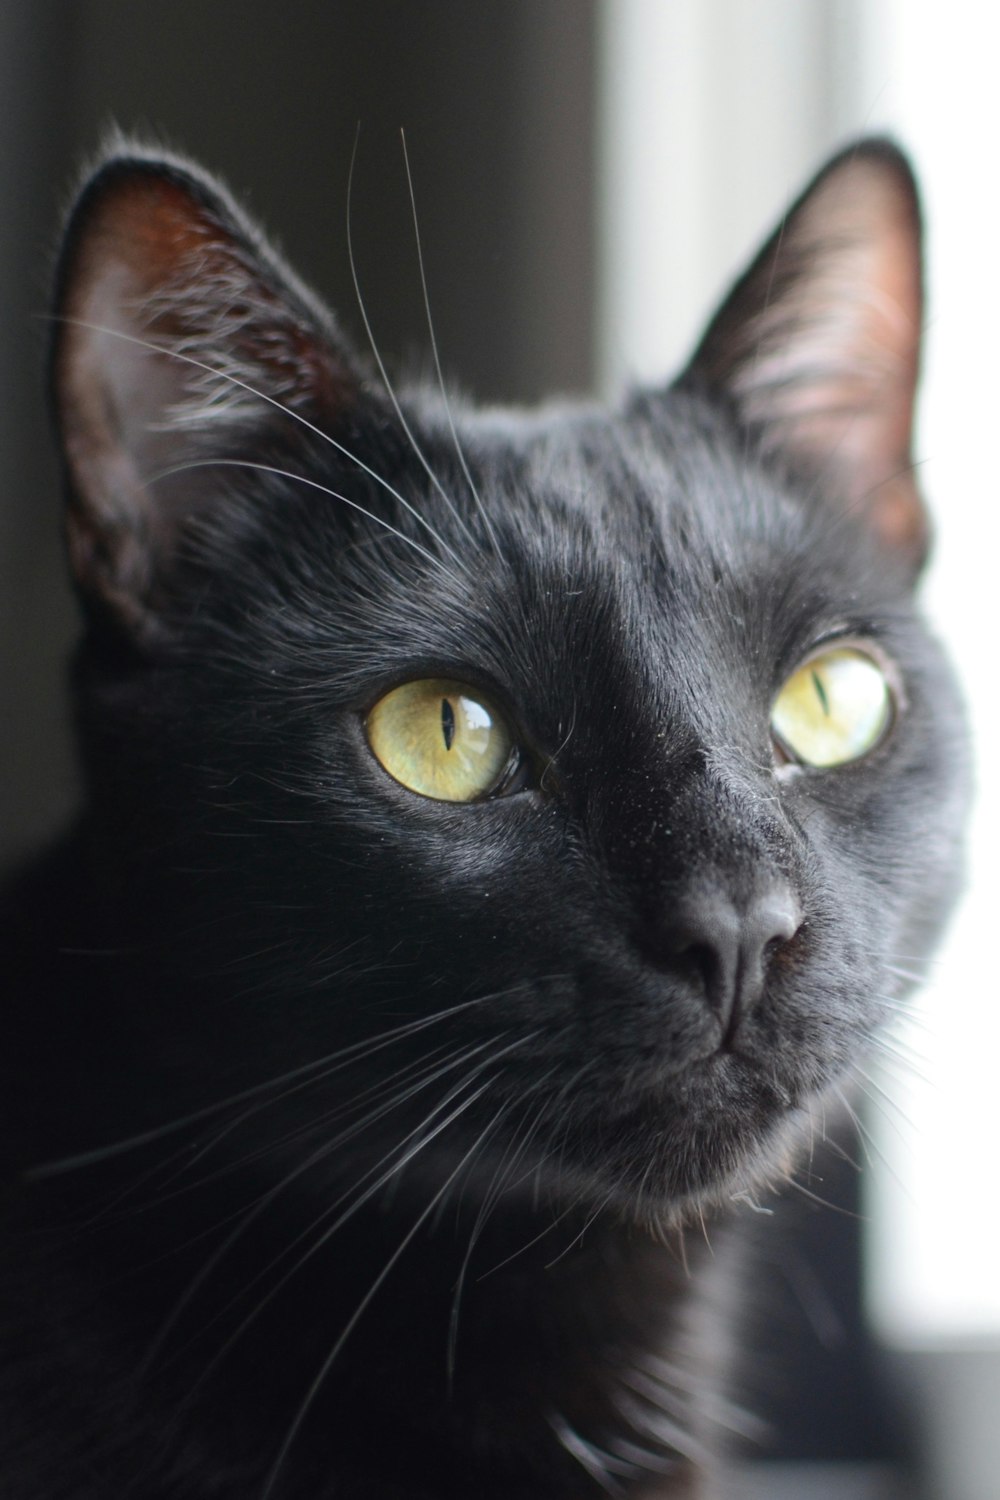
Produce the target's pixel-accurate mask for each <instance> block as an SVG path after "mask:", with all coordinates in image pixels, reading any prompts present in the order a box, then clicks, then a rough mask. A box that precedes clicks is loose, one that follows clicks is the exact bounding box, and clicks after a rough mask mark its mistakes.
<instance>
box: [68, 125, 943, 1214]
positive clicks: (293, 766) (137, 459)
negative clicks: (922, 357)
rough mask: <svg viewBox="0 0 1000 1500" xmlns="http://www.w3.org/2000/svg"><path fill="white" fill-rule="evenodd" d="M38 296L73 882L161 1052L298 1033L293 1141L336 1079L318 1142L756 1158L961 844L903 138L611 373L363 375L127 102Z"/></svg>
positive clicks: (547, 1174) (539, 1163)
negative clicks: (438, 379)
mask: <svg viewBox="0 0 1000 1500" xmlns="http://www.w3.org/2000/svg"><path fill="white" fill-rule="evenodd" d="M56 311H57V325H56V328H57V331H56V337H55V346H54V353H53V366H52V369H53V393H54V404H55V409H56V412H57V417H58V422H59V428H60V434H61V441H62V448H63V453H64V456H65V461H66V470H67V477H68V511H67V516H68V535H69V546H70V554H71V557H72V561H73V568H74V572H75V577H76V581H77V584H78V588H79V591H80V594H81V597H82V600H83V604H84V609H85V614H86V618H87V626H88V629H87V636H86V640H85V643H84V646H83V648H82V652H81V656H80V663H79V672H78V677H79V683H80V716H81V723H82V732H83V739H84V753H85V758H86V761H87V766H88V774H89V781H90V787H91V796H92V804H93V811H94V817H93V819H92V821H93V823H94V825H95V827H96V829H97V833H96V835H95V847H96V849H97V856H96V859H97V862H96V865H95V869H96V870H97V871H98V872H99V873H98V875H96V876H95V880H96V881H97V883H98V885H99V886H100V894H101V896H102V898H104V899H103V904H104V906H105V907H106V918H105V919H106V920H107V922H108V923H109V924H110V926H111V928H113V929H114V928H117V929H118V930H119V935H120V939H121V942H122V947H123V950H126V951H128V952H130V953H134V952H135V951H136V949H139V950H141V951H144V952H145V953H147V954H148V955H149V959H148V972H147V981H146V982H147V985H148V996H147V1007H148V1013H149V1021H148V1025H149V1029H150V1036H151V1038H162V1037H163V1036H164V1035H167V1034H169V1036H170V1038H171V1041H170V1047H169V1049H168V1050H169V1052H170V1057H171V1059H172V1061H171V1066H172V1067H173V1068H174V1070H175V1072H176V1073H177V1075H178V1076H183V1078H184V1079H185V1080H186V1082H188V1083H191V1080H195V1082H194V1084H193V1085H192V1088H193V1095H192V1097H198V1096H199V1090H200V1097H202V1098H204V1099H209V1100H210V1099H211V1098H213V1097H214V1096H215V1095H216V1094H218V1095H219V1096H221V1095H223V1094H225V1093H226V1092H229V1091H231V1090H232V1089H233V1088H235V1087H236V1086H237V1085H239V1086H243V1085H249V1084H257V1083H260V1082H263V1081H265V1080H267V1079H268V1078H270V1077H272V1076H274V1077H278V1076H279V1075H280V1076H283V1077H284V1076H285V1075H289V1074H290V1071H291V1070H295V1069H299V1070H301V1071H300V1072H297V1073H295V1075H294V1076H295V1077H296V1079H298V1080H299V1082H302V1083H303V1089H302V1090H300V1091H299V1096H298V1098H297V1099H296V1101H295V1108H297V1109H298V1110H299V1111H300V1112H301V1118H302V1119H303V1121H304V1122H305V1123H304V1128H305V1129H306V1130H307V1131H308V1130H310V1129H311V1130H313V1132H314V1134H315V1136H316V1138H317V1139H318V1140H322V1138H323V1130H324V1129H325V1128H327V1127H325V1126H324V1124H323V1121H324V1120H325V1119H326V1118H327V1117H328V1113H329V1108H330V1099H331V1097H332V1098H333V1099H334V1100H336V1101H338V1102H339V1105H340V1106H341V1107H346V1108H348V1109H350V1108H351V1107H354V1104H356V1105H357V1108H358V1109H360V1108H361V1103H360V1101H365V1100H367V1101H369V1103H368V1104H366V1105H365V1108H367V1109H368V1111H369V1115H370V1116H371V1118H370V1119H369V1121H368V1124H367V1125H366V1126H365V1129H364V1131H361V1132H360V1133H359V1135H356V1136H355V1138H354V1144H353V1145H352V1148H351V1149H352V1150H355V1151H358V1152H363V1151H364V1150H365V1149H367V1148H366V1147H365V1145H364V1144H363V1143H364V1142H365V1141H370V1142H371V1143H372V1144H371V1150H372V1152H373V1153H374V1154H375V1156H376V1157H378V1156H381V1154H382V1153H384V1152H385V1151H386V1150H387V1149H390V1150H393V1151H397V1152H399V1153H401V1158H400V1159H402V1154H405V1152H406V1151H407V1150H410V1149H411V1148H410V1147H407V1146H406V1144H405V1143H406V1142H407V1141H411V1142H412V1141H418V1142H419V1143H420V1144H421V1145H422V1148H423V1156H422V1157H421V1158H420V1159H421V1160H422V1161H424V1162H428V1163H434V1164H436V1165H435V1167H434V1170H435V1171H436V1172H437V1173H438V1175H439V1176H440V1174H441V1172H443V1171H444V1165H443V1164H444V1163H447V1164H448V1171H449V1172H455V1173H457V1176H456V1182H457V1181H459V1180H461V1181H462V1182H463V1183H464V1182H465V1179H466V1177H469V1176H471V1177H473V1178H474V1179H475V1178H476V1170H477V1168H478V1167H481V1168H482V1173H481V1179H476V1180H482V1181H483V1182H485V1183H488V1184H492V1185H493V1186H495V1185H496V1181H497V1176H496V1174H497V1173H498V1171H499V1172H500V1173H501V1174H505V1177H504V1179H503V1180H506V1181H508V1182H509V1184H510V1185H511V1190H514V1187H513V1185H514V1184H515V1183H517V1182H520V1181H522V1180H526V1179H528V1178H532V1179H536V1178H540V1179H541V1180H543V1181H544V1182H545V1183H546V1184H548V1185H549V1186H550V1187H552V1188H553V1190H554V1192H555V1196H556V1197H557V1199H561V1198H562V1197H564V1196H565V1195H566V1194H570V1195H574V1196H579V1197H582V1198H583V1199H584V1200H585V1201H587V1202H589V1203H595V1204H596V1203H598V1202H603V1201H607V1202H609V1203H612V1204H614V1205H615V1206H616V1207H617V1208H619V1209H620V1210H621V1211H623V1212H625V1213H626V1214H628V1215H631V1216H641V1217H647V1216H648V1217H658V1216H659V1217H663V1216H669V1214H670V1213H671V1212H672V1211H674V1210H679V1209H682V1208H683V1207H684V1206H685V1205H686V1204H689V1203H690V1202H692V1201H700V1200H701V1199H702V1198H703V1197H704V1196H705V1195H706V1194H716V1195H721V1196H723V1197H725V1196H726V1195H728V1194H731V1193H734V1192H736V1191H739V1190H740V1189H741V1188H742V1187H744V1186H745V1185H746V1184H747V1182H749V1181H750V1180H752V1179H754V1178H755V1177H756V1176H758V1175H760V1174H761V1173H764V1174H765V1175H766V1173H767V1171H768V1170H769V1169H770V1166H771V1165H772V1164H773V1162H774V1161H775V1160H777V1158H778V1157H779V1156H780V1154H781V1152H782V1151H783V1149H784V1143H785V1142H786V1141H787V1140H789V1139H790V1138H791V1137H792V1136H793V1135H794V1134H795V1132H796V1130H797V1129H798V1128H799V1126H800V1125H801V1122H802V1120H803V1119H804V1118H805V1116H806V1114H807V1113H808V1110H809V1108H810V1106H811V1104H812V1103H813V1102H814V1101H815V1100H817V1099H818V1098H820V1097H822V1096H823V1095H825V1094H826V1093H827V1092H828V1091H830V1090H831V1089H836V1088H837V1087H838V1084H839V1081H840V1080H842V1079H843V1077H844V1076H845V1074H847V1073H848V1072H849V1070H850V1068H851V1065H852V1063H853V1061H854V1060H855V1059H856V1058H857V1056H858V1054H859V1051H860V1050H861V1049H862V1047H863V1046H864V1043H865V1040H866V1038H868V1037H869V1036H870V1035H871V1034H872V1032H873V1031H874V1030H875V1028H877V1027H878V1026H879V1024H880V1023H882V1022H884V1021H885V1020H886V1018H887V1017H889V1016H891V1014H892V1012H893V1010H894V1008H895V1006H896V1004H897V1001H898V998H899V997H900V995H901V994H902V993H903V992H904V991H905V989H906V988H907V983H908V980H907V978H906V975H907V974H908V973H909V972H910V970H911V969H912V967H913V965H914V963H915V962H916V963H918V962H919V960H920V957H921V956H922V955H923V954H925V953H926V952H927V950H928V948H929V946H930V944H931V943H932V941H933V939H934V936H935V934H936V932H937V930H938V927H939V925H940V922H941V920H942V917H943V914H944V910H945V908H946V906H947V904H948V900H949V897H950V892H951V889H952V885H953V881H954V869H955V861H956V848H957V825H958V822H959V819H960V811H961V801H962V797H961V782H962V776H961V761H962V756H961V749H960V727H959V714H958V711H957V708H956V704H955V695H954V690H953V687H952V684H951V679H950V677H949V674H948V672H947V669H946V667H945V665H944V664H943V662H942V660H941V657H940V654H939V652H938V650H937V649H936V647H935V646H934V644H933V642H932V641H931V640H930V639H929V638H928V635H927V633H926V631H925V629H924V628H923V626H922V625H921V623H920V621H919V619H918V616H917V614H916V612H915V607H914V603H913V598H912V592H913V585H914V581H915V578H916V576H917V573H918V570H919V565H920V562H921V560H922V557H923V553H924V549H925V541H926V522H925V516H924V511H923V508H922V505H921V503H920V500H919V497H918V495H917V491H916V487H915V484H914V477H913V467H912V459H911V452H910V440H911V426H912V408H913V397H914V388H915V384H916V378H917V367H918V350H919V327H920V319H921V277H920V246H919V216H918V211H917V206H916V197H915V192H914V188H913V183H912V179H911V177H910V174H909V171H908V169H907V167H906V165H905V163H904V161H903V159H902V158H901V157H900V156H899V154H898V153H897V152H896V151H895V150H894V149H893V148H892V147H891V146H888V145H886V144H885V143H880V142H868V143H863V144H861V145H859V146H857V147H855V148H854V149H853V150H851V151H849V152H847V153H845V154H843V155H842V156H840V157H838V158H837V159H835V160H834V161H833V162H832V163H831V164H830V165H829V166H828V167H827V168H826V169H825V170H824V172H823V173H822V174H821V175H820V176H819V177H818V178H817V179H816V180H815V182H814V183H813V184H812V185H811V186H810V188H809V189H808V190H807V191H806V193H805V194H804V195H803V197H802V198H801V199H800V200H799V202H798V203H797V204H796V205H795V206H794V207H793V208H792V210H791V211H790V213H789V215H788V216H787V217H786V218H785V220H784V221H783V223H782V226H781V228H780V229H779V231H778V232H777V233H776V235H775V236H774V238H773V239H772V240H771V241H770V242H769V243H768V244H767V245H766V246H765V248H764V249H763V251H762V252H761V254H760V255H759V256H758V258H757V259H756V260H755V261H754V263H753V264H752V265H751V267H750V268H749V270H748V271H747V273H746V274H745V275H744V276H743V278H742V279H741V280H740V281H739V282H738V283H737V284H736V286H735V287H734V288H733V290H732V291H731V292H730V294H729V295H728V297H727V298H726V300H725V301H724V303H723V305H722V307H721V308H720V310H719V312H718V313H717V315H716V317H715V318H714V320H713V321H712V323H711V325H710V327H709V329H708V331H707V333H706V335H705V337H704V339H703V341H702V343H701V345H700V346H699V348H698V350H697V352H696V354H695V356H694V358H693V360H692V362H691V364H690V365H689V367H688V368H687V370H686V371H685V372H684V373H683V375H682V376H681V378H680V380H679V381H678V382H677V383H676V384H675V385H674V386H672V387H670V388H666V387H664V388H663V389H654V390H643V391H640V392H638V393H635V394H633V395H632V396H631V397H630V398H629V399H628V400H627V401H626V402H625V403H624V404H623V406H622V407H621V408H620V409H618V410H612V411H602V410H598V409H595V408H593V407H591V406H582V405H581V406H578V407H574V406H565V405H563V406H560V407H559V408H558V409H555V408H553V409H552V410H545V409H543V410H542V411H540V412H538V413H537V414H532V415H524V414H511V413H506V412H495V411H486V412H477V411H475V410H471V409H467V408H466V407H465V406H464V405H460V404H459V403H457V402H455V401H451V402H449V401H448V399H447V398H446V396H445V394H444V392H443V391H442V390H440V389H438V388H434V387H431V388H427V389H423V388H408V389H406V390H403V391H401V392H400V393H399V394H398V398H397V396H396V395H394V394H393V393H392V392H391V391H389V390H387V389H386V387H385V386H384V384H383V383H382V382H381V381H379V380H376V379H374V378H373V375H372V372H371V370H370V369H369V367H368V365H367V364H366V363H365V361H363V360H361V359H360V358H358V357H357V356H356V355H355V354H354V353H353V352H352V351H351V349H350V347H349V345H348V344H347V342H346V340H345V339H344V337H343V336H342V334H341V333H340V331H339V329H338V327H337V325H336V324H335V322H334V320H333V319H332V318H331V317H330V315H329V314H328V313H327V312H326V311H325V310H324V309H323V308H322V307H321V306H320V305H319V304H318V303H317V301H316V300H315V298H314V297H313V296H312V295H311V294H310V293H309V292H308V291H307V290H305V289H304V288H303V287H302V286H301V285H300V284H299V283H298V282H297V281H296V280H295V278H294V277H293V276H292V275H291V274H290V272H289V271H288V270H287V269H286V268H285V266H284V265H283V264H282V263H281V261H280V260H279V259H278V257H277V256H276V255H275V254H274V252H273V251H272V250H271V249H270V248H269V247H268V246H267V244H266V243H265V241H264V240H263V239H262V237H261V236H260V234H259V232H258V231H257V230H256V228H255V227H254V226H252V225H251V224H250V223H249V222H248V221H247V219H246V218H245V217H244V216H243V214H242V213H241V212H240V210H239V209H238V208H237V207H236V206H235V205H234V204H233V202H232V201H231V200H230V198H229V197H228V196H227V195H226V193H225V192H224V191H223V190H222V189H221V188H220V187H219V186H218V185H217V184H216V183H214V182H213V181H211V180H210V179H208V178H207V177H205V176H204V175H203V174H201V173H200V172H199V171H197V170H196V169H194V168H192V167H191V166H190V165H188V164H186V163H184V162H182V161H180V160H177V159H172V158H171V159H165V158H163V157H162V156H152V155H149V154H146V153H144V152H143V151H140V150H132V149H124V150H120V151H118V152H116V153H115V154H114V155H112V156H111V157H110V158H109V159H108V160H106V161H105V162H104V164H103V165H102V166H101V167H100V168H99V170H98V171H97V172H96V174H95V175H94V176H93V177H92V178H91V179H90V181H89V182H88V183H87V185H86V186H85V188H84V190H83V192H82V194H81V195H80V198H79V200H78V202H77V205H76V208H75V210H74V212H73V215H72V218H71V221H70V225H69V228H68V232H67V238H66V243H65V249H64V252H63V256H62V260H61V264H60V269H59V278H58V294H57V309H56ZM178 1038H180V1040H178ZM149 1045H150V1048H151V1049H152V1048H153V1047H154V1045H158V1043H156V1042H154V1041H153V1040H151V1041H150V1044H149ZM345 1048H348V1049H349V1048H354V1049H356V1050H355V1051H353V1052H351V1051H347V1052H345V1051H344V1050H343V1049H345ZM324 1059H327V1060H328V1061H326V1062H324V1061H323V1060H324ZM305 1084H308V1089H306V1088H305ZM285 1087H287V1083H286V1085H285ZM380 1091H381V1092H380ZM373 1098H374V1099H376V1100H378V1099H381V1100H382V1101H383V1102H384V1103H385V1108H384V1109H381V1110H380V1108H378V1107H369V1106H370V1101H371V1100H372V1099H373ZM352 1101H353V1103H352ZM324 1110H325V1111H327V1114H324ZM409 1132H413V1133H412V1134H410V1133H409ZM387 1143H388V1145H387ZM401 1143H402V1144H401ZM467 1158H468V1159H467ZM326 1164H327V1165H329V1163H326ZM498 1164H499V1165H498ZM331 1170H332V1167H331Z"/></svg>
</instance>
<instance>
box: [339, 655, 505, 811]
mask: <svg viewBox="0 0 1000 1500" xmlns="http://www.w3.org/2000/svg"><path fill="white" fill-rule="evenodd" d="M365 729H366V731H367V734H368V743H369V744H370V745H371V747H372V751H373V752H374V755H375V758H376V760H378V761H379V763H380V764H381V765H382V766H384V767H385V769H386V770H387V771H388V772H389V775H390V776H392V777H394V778H395V780H396V781H398V782H401V783H402V785H403V786H405V787H408V788H409V789H410V791H411V792H419V794H420V795H421V797H434V798H436V799H437V801H439V802H472V801H474V799H475V798H477V797H483V796H485V795H486V793H487V792H491V791H492V790H493V789H494V787H495V786H496V785H497V783H498V782H499V781H500V779H501V778H502V776H503V773H504V771H505V770H506V768H507V766H508V765H509V763H510V759H511V754H512V751H513V749H514V741H513V738H512V736H511V733H510V730H509V729H508V728H507V726H506V724H505V723H504V721H503V719H502V718H501V717H500V715H499V714H498V713H497V712H496V710H495V709H494V708H492V707H491V706H490V705H489V704H488V703H486V702H485V701H484V699H483V698H482V696H481V695H480V694H479V693H478V692H475V691H474V690H473V689H471V688H468V687H465V686H463V684H462V683H459V682H450V681H448V680H447V679H446V678H438V677H429V678H426V679H423V680H421V681H417V682H404V683H403V684H402V686H401V687H397V688H393V690H392V692H391V693H386V695H385V697H384V698H380V699H379V701H378V702H377V703H376V705H375V707H374V708H373V709H372V711H371V713H370V714H369V715H368V719H367V722H366V725H365Z"/></svg>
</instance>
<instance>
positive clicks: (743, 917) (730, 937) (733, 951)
mask: <svg viewBox="0 0 1000 1500" xmlns="http://www.w3.org/2000/svg"><path fill="white" fill-rule="evenodd" d="M801 924H802V911H801V908H800V906H799V903H798V901H797V900H796V898H795V895H794V893H793V892H792V890H791V888H790V887H789V886H788V885H786V884H785V883H784V882H782V881H777V880H776V881H772V882H769V883H767V884H766V885H764V886H763V887H761V888H760V889H758V890H757V891H756V892H755V893H754V894H753V895H752V896H751V897H749V898H748V899H747V900H745V901H742V902H739V901H737V900H736V899H734V898H733V897H731V896H730V895H729V894H728V893H727V892H726V891H724V890H723V889H721V888H716V889H711V888H710V889H708V890H705V891H703V892H702V893H701V894H700V895H699V896H698V897H697V898H695V897H694V896H688V897H686V898H684V900H683V901H682V903H681V905H680V906H679V907H678V908H677V910H676V911H675V912H674V913H672V915H671V919H670V922H669V925H668V937H669V949H670V952H671V956H672V958H673V960H674V961H675V963H678V964H679V965H680V966H681V967H683V968H685V969H686V970H688V971H689V972H692V973H693V977H694V979H695V982H696V983H698V984H700V985H701V987H702V988H703V991H704V995H705V999H706V1001H707V1003H708V1004H709V1005H710V1006H711V1007H712V1009H713V1010H714V1011H715V1012H716V1013H717V1014H718V1017H719V1021H720V1023H721V1026H722V1033H723V1040H724V1043H725V1042H726V1041H728V1040H729V1039H730V1038H731V1037H732V1036H733V1034H734V1033H735V1031H736V1029H737V1027H738V1026H739V1023H740V1021H741V1019H742V1018H743V1017H744V1016H745V1015H746V1014H747V1012H748V1011H749V1010H750V1009H752V1007H753V1006H754V1005H755V1004H756V1003H757V1001H758V1000H759V999H760V996H761V994H762V992H763V989H764V984H765V982H766V978H767V970H768V965H769V962H770V960H771V959H772V958H773V956H774V955H775V953H776V952H777V951H778V949H779V948H780V947H781V946H783V945H784V944H786V943H788V942H790V941H791V939H792V938H793V937H794V936H795V934H796V932H797V931H798V929H799V927H800V926H801Z"/></svg>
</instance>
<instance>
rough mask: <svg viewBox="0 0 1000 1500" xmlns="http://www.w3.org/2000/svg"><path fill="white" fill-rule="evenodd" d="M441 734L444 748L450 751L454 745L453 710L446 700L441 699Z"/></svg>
mask: <svg viewBox="0 0 1000 1500" xmlns="http://www.w3.org/2000/svg"><path fill="white" fill-rule="evenodd" d="M441 733H442V734H443V735H444V748H445V749H446V750H450V749H451V747H452V745H453V744H454V743H455V710H454V709H453V708H452V706H451V704H450V702H449V701H448V699H447V698H442V699H441Z"/></svg>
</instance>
